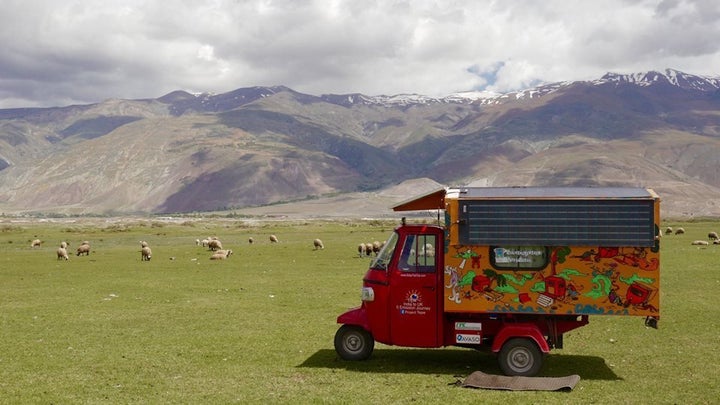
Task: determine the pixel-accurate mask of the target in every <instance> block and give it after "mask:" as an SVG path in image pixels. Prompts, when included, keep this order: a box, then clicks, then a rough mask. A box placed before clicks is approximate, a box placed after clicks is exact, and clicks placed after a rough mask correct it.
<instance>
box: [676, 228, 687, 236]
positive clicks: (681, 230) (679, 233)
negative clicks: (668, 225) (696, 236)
mask: <svg viewBox="0 0 720 405" xmlns="http://www.w3.org/2000/svg"><path fill="white" fill-rule="evenodd" d="M684 233H685V229H683V228H678V229H676V230H675V235H682V234H684Z"/></svg>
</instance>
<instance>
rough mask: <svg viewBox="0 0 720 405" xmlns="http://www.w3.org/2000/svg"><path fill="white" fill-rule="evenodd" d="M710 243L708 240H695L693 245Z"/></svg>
mask: <svg viewBox="0 0 720 405" xmlns="http://www.w3.org/2000/svg"><path fill="white" fill-rule="evenodd" d="M709 244H710V243H709V242H708V241H706V240H694V241H692V243H691V245H698V246H707V245H709Z"/></svg>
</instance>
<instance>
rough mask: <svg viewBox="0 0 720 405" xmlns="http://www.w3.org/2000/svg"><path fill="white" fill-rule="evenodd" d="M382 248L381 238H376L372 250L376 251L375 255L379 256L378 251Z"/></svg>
mask: <svg viewBox="0 0 720 405" xmlns="http://www.w3.org/2000/svg"><path fill="white" fill-rule="evenodd" d="M380 249H382V243H380V241H379V240H376V241H374V242H373V243H372V251H373V253H375V256H377V254H378V253H380Z"/></svg>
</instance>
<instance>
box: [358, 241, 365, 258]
mask: <svg viewBox="0 0 720 405" xmlns="http://www.w3.org/2000/svg"><path fill="white" fill-rule="evenodd" d="M357 250H358V256H359V257H363V255H364V254H365V244H364V243H361V244H359V245H358V248H357Z"/></svg>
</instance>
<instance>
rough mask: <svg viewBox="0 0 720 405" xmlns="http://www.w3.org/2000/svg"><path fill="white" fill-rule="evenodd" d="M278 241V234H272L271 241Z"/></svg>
mask: <svg viewBox="0 0 720 405" xmlns="http://www.w3.org/2000/svg"><path fill="white" fill-rule="evenodd" d="M277 241H278V238H277V236H275V235H270V242H271V243H277Z"/></svg>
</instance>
